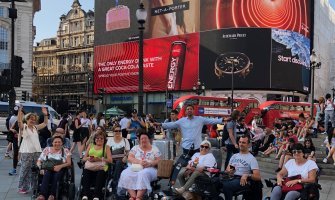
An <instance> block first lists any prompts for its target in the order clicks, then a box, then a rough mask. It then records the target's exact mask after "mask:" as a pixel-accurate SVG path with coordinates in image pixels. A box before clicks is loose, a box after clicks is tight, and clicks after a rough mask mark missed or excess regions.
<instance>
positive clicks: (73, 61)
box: [35, 52, 93, 67]
mask: <svg viewBox="0 0 335 200" xmlns="http://www.w3.org/2000/svg"><path fill="white" fill-rule="evenodd" d="M92 61H93V56H92V53H91V52H88V53H84V54H75V55H66V56H65V55H64V56H60V57H59V64H61V65H77V64H86V63H92ZM54 62H55V59H54V57H43V58H35V63H36V67H48V66H49V67H50V66H53V65H54Z"/></svg>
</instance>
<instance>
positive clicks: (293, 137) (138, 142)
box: [6, 95, 335, 200]
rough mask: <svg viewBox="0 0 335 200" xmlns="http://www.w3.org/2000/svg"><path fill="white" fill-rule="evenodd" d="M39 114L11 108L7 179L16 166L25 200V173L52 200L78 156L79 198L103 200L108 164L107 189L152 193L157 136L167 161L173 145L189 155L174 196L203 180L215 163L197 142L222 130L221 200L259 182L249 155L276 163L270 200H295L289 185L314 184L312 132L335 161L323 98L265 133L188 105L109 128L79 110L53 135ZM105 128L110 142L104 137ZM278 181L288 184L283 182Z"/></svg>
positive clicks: (329, 107)
mask: <svg viewBox="0 0 335 200" xmlns="http://www.w3.org/2000/svg"><path fill="white" fill-rule="evenodd" d="M42 113H43V115H42V116H37V115H36V114H34V113H25V112H24V108H22V107H20V106H16V107H15V110H14V115H13V116H12V117H11V118H10V120H9V131H10V134H12V135H13V137H12V140H11V141H10V142H11V143H12V144H11V146H12V147H13V169H11V170H10V172H9V175H16V174H17V172H16V168H17V166H18V162H19V161H20V162H21V168H20V173H19V175H20V178H19V185H18V192H19V193H21V194H26V193H27V192H28V191H29V189H30V185H31V180H32V179H31V169H32V167H33V166H34V165H37V166H38V167H39V168H40V169H41V171H42V173H43V180H42V183H41V187H40V193H39V196H38V197H37V199H38V200H44V199H48V200H53V199H54V198H55V192H56V191H55V188H56V187H51V188H49V187H48V186H49V184H51V185H52V186H54V185H55V184H56V183H57V182H58V181H59V180H60V177H62V176H63V174H64V169H66V168H69V167H71V165H72V164H71V158H72V157H73V154H74V153H75V152H78V157H79V159H80V161H79V162H78V164H79V166H80V167H82V168H83V177H82V181H81V182H82V186H83V187H82V188H83V190H82V194H81V195H82V199H84V200H85V199H89V197H92V199H94V200H99V199H103V196H102V192H101V191H102V187H103V186H104V183H105V181H104V180H106V178H107V173H108V172H109V170H108V168H109V166H110V164H111V163H114V167H113V171H112V172H111V173H112V175H111V176H112V177H113V180H115V181H114V182H113V183H112V185H111V187H112V188H113V191H118V193H121V191H124V190H127V191H128V194H129V196H130V198H129V199H131V200H140V199H142V198H143V196H144V195H145V194H146V193H150V192H151V191H152V188H151V184H150V183H151V182H152V181H155V180H157V166H158V163H159V161H160V160H161V159H162V156H161V152H160V151H159V148H158V147H156V146H155V145H153V142H152V141H153V139H154V135H155V134H156V133H163V138H165V139H167V140H171V141H172V142H173V152H174V155H173V157H176V152H178V151H179V150H178V149H179V147H180V148H181V149H180V151H181V152H182V153H183V154H188V155H190V157H191V159H190V161H189V162H188V164H187V165H186V166H185V167H184V168H183V169H182V170H181V171H180V172H179V175H178V176H177V179H178V182H179V185H180V186H179V187H177V184H176V182H175V181H176V180H170V184H171V185H172V186H173V188H174V191H175V193H177V194H183V193H184V192H185V191H188V190H189V188H190V187H191V185H192V184H193V183H194V181H195V179H196V178H197V177H199V176H209V172H208V171H206V170H205V169H206V168H209V167H214V168H215V167H217V160H216V158H215V157H214V156H213V154H212V153H211V151H210V150H211V147H212V144H211V142H209V141H208V140H207V139H205V140H204V139H203V138H206V137H208V138H216V139H218V140H219V139H220V138H222V137H223V136H222V135H220V131H221V130H222V127H221V126H222V125H224V127H225V129H226V130H227V139H226V140H224V141H221V144H222V149H223V150H224V151H223V153H224V154H226V160H225V165H224V168H223V169H225V170H224V171H225V172H226V173H227V174H229V175H230V176H231V177H233V178H231V179H228V180H225V181H223V183H222V192H223V194H224V196H225V199H226V200H230V199H232V198H233V194H234V193H235V192H237V191H239V190H243V189H245V188H246V187H248V185H249V183H250V181H256V182H257V181H261V175H260V167H259V165H258V162H257V160H256V158H255V157H256V156H262V157H269V156H270V154H275V159H278V160H279V164H278V169H277V170H276V173H277V184H276V186H275V187H274V188H273V192H272V195H271V199H280V198H281V196H282V195H283V194H284V195H286V197H285V199H287V200H289V199H296V198H297V197H299V196H300V195H302V190H301V189H299V190H298V189H297V190H292V186H294V185H299V184H302V183H315V182H317V172H318V171H319V169H320V168H319V167H318V166H317V164H316V162H315V161H316V153H315V152H316V150H315V146H314V145H313V138H314V137H317V136H318V135H319V134H324V133H327V134H328V136H327V138H326V140H325V143H326V144H327V145H326V146H327V149H326V151H327V157H325V158H324V159H323V162H325V163H327V162H329V159H333V160H334V161H335V148H334V147H335V137H334V136H335V129H334V104H333V102H332V100H331V97H329V95H326V98H325V99H324V98H323V97H322V98H321V97H320V99H319V104H318V106H317V113H316V117H315V118H314V117H312V116H310V115H304V114H303V113H301V114H300V115H299V120H292V119H285V120H284V119H276V120H275V123H274V124H273V127H264V126H263V125H262V118H261V117H260V116H259V115H256V116H255V117H254V119H253V121H252V123H251V127H248V126H247V125H246V124H245V122H244V116H241V113H240V112H239V111H237V110H235V111H233V112H232V114H231V116H230V117H227V118H206V117H201V116H195V115H194V107H193V106H192V105H187V107H186V112H185V114H186V116H185V117H183V118H181V119H177V115H178V111H177V110H172V111H171V113H170V117H169V118H168V119H166V120H165V121H164V122H163V123H160V122H157V121H156V120H155V119H154V117H153V116H152V115H151V114H148V115H147V116H145V117H141V116H138V113H137V110H136V109H133V110H132V112H131V113H129V114H127V115H126V116H124V117H123V118H122V119H121V120H111V121H110V122H107V120H106V119H105V118H104V115H103V114H102V113H98V114H97V116H96V117H95V116H94V115H91V114H90V115H88V114H87V113H86V112H85V111H78V112H77V113H76V115H75V117H74V118H73V119H72V118H71V117H69V116H68V115H67V114H65V115H63V116H62V120H61V121H60V123H59V124H58V127H57V129H55V130H54V131H53V129H52V126H50V125H49V124H50V120H49V119H48V118H49V114H48V111H47V109H45V108H42ZM328 122H329V123H328ZM328 124H329V126H328ZM107 127H109V129H110V130H111V132H112V133H113V137H108V136H109V135H107V133H106V128H107ZM70 132H71V133H72V135H71V136H72V142H70V137H71V136H70ZM223 132H224V131H223ZM204 134H205V135H206V136H205V137H204ZM223 134H224V133H223ZM71 143H72V144H71ZM8 155H9V154H6V156H8ZM50 158H52V159H54V160H56V161H57V162H56V164H55V165H54V166H52V167H51V168H48V169H46V168H43V166H44V165H46V163H48V160H49V159H50ZM82 163H85V164H82ZM334 165H335V164H334ZM285 177H295V178H293V179H291V180H289V181H287V182H286V178H285ZM92 184H93V185H94V187H95V190H94V192H93V193H92V192H90V187H91V185H92ZM287 188H289V189H287ZM290 188H291V190H290ZM293 188H295V187H293ZM287 190H288V191H287Z"/></svg>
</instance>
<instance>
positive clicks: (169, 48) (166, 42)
mask: <svg viewBox="0 0 335 200" xmlns="http://www.w3.org/2000/svg"><path fill="white" fill-rule="evenodd" d="M138 48H139V46H138V41H133V42H125V43H117V44H111V45H103V46H96V47H95V48H94V80H95V81H94V91H95V93H96V92H97V90H98V88H105V91H106V92H107V93H122V92H137V91H138V67H139V66H138V56H139V55H138ZM198 57H199V33H191V34H186V35H176V36H171V37H164V38H156V39H148V40H144V91H145V92H148V91H151V92H152V91H166V90H190V89H192V87H193V85H194V84H195V83H196V82H197V79H198V69H199V60H198Z"/></svg>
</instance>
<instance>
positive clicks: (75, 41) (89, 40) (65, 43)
mask: <svg viewBox="0 0 335 200" xmlns="http://www.w3.org/2000/svg"><path fill="white" fill-rule="evenodd" d="M93 42H94V37H93V35H86V36H85V38H83V37H79V36H75V37H71V38H70V41H69V40H68V39H62V41H61V48H66V47H69V44H71V47H78V46H80V45H81V44H87V45H90V44H93Z"/></svg>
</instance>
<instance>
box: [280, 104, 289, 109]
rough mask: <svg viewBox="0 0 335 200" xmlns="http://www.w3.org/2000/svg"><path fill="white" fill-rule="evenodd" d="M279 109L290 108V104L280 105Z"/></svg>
mask: <svg viewBox="0 0 335 200" xmlns="http://www.w3.org/2000/svg"><path fill="white" fill-rule="evenodd" d="M280 110H290V106H289V105H281V106H280Z"/></svg>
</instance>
